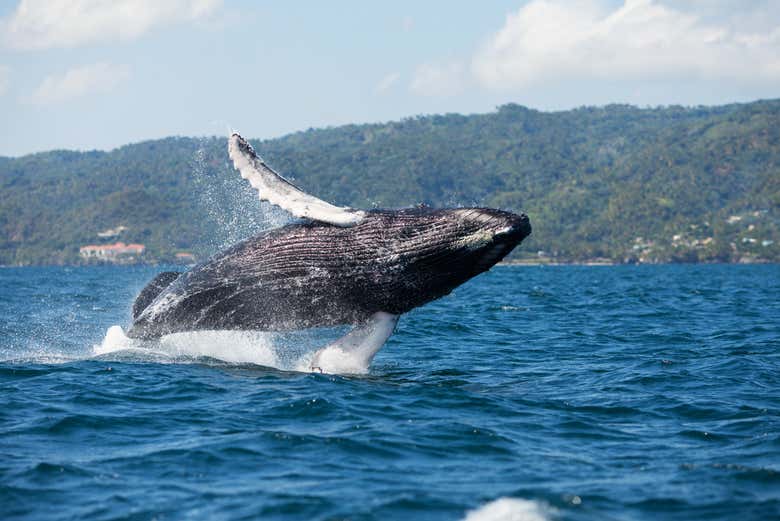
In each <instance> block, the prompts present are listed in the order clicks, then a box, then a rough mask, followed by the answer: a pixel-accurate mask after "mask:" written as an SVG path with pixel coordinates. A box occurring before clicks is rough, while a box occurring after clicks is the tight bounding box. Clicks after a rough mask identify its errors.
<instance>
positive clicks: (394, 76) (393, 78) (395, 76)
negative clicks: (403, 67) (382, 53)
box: [374, 72, 401, 94]
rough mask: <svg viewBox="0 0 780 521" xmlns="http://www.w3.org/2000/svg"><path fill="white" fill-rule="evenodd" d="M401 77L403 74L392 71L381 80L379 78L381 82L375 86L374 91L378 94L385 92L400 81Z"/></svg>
mask: <svg viewBox="0 0 780 521" xmlns="http://www.w3.org/2000/svg"><path fill="white" fill-rule="evenodd" d="M400 78H401V75H400V74H399V73H397V72H391V73H390V74H388V75H387V76H385V77H384V78H382V79H381V80H379V83H377V84H376V87H374V92H376V93H377V94H381V93H383V92H385V91H386V90H388V89H390V87H392V86H393V85H395V84H396V83H398V80H399V79H400Z"/></svg>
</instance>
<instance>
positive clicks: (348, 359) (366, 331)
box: [310, 311, 398, 373]
mask: <svg viewBox="0 0 780 521" xmlns="http://www.w3.org/2000/svg"><path fill="white" fill-rule="evenodd" d="M396 324H398V315H393V314H391V313H385V312H383V311H380V312H379V313H374V314H373V315H371V317H370V318H369V319H368V320H367V321H366V322H365V323H363V324H360V325H358V326H356V327H355V329H353V330H352V331H350V332H349V333H347V334H346V335H344V336H343V337H341V338H339V339H338V340H336V341H335V342H333V343H332V344H328V345H327V346H325V347H323V348H322V349H320V350H319V351H317V353H316V354H315V355H314V358H312V361H311V367H310V370H311V371H315V372H320V373H365V372H366V371H367V370H368V366H369V364H371V361H372V360H373V359H374V355H376V353H377V351H379V349H381V348H382V346H383V345H384V344H385V342H386V341H387V339H388V338H390V335H392V334H393V331H394V330H395V326H396Z"/></svg>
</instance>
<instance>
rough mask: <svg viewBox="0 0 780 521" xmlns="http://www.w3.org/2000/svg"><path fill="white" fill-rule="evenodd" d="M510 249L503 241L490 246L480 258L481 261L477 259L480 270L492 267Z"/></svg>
mask: <svg viewBox="0 0 780 521" xmlns="http://www.w3.org/2000/svg"><path fill="white" fill-rule="evenodd" d="M509 249H510V248H508V247H507V245H506V244H502V243H496V244H493V245H492V246H488V247H487V248H486V249H485V252H484V253H483V254H482V256H481V257H480V258H479V261H477V266H478V267H479V269H480V270H487V269H490V267H491V266H493V265H495V264H496V263H497V262H499V261H500V260H501V259H503V258H504V257H505V256H506V254H507V253H509Z"/></svg>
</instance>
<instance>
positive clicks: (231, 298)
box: [128, 133, 531, 372]
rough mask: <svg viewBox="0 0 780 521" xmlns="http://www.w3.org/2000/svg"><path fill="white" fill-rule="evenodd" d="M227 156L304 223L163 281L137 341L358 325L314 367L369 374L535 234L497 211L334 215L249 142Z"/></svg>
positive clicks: (335, 210) (136, 311) (151, 296)
mask: <svg viewBox="0 0 780 521" xmlns="http://www.w3.org/2000/svg"><path fill="white" fill-rule="evenodd" d="M228 152H229V155H230V158H231V159H232V161H233V165H234V166H235V168H236V169H237V170H238V171H239V172H240V174H241V176H242V177H243V178H245V179H247V180H248V181H249V182H250V184H251V185H252V187H254V188H255V189H256V190H257V191H258V193H259V197H260V199H261V200H265V201H269V202H270V203H272V204H275V205H277V206H280V207H281V208H283V209H285V210H287V211H288V212H290V213H291V214H293V215H294V216H296V217H299V218H301V220H300V221H297V222H294V223H292V224H288V225H286V226H282V227H279V228H276V229H272V230H269V231H265V232H262V233H260V234H258V235H256V236H254V237H251V238H249V239H246V240H244V241H242V242H239V243H238V244H236V245H234V246H232V247H230V248H228V249H227V250H225V251H223V252H221V253H219V254H217V255H216V256H214V257H212V258H211V259H210V260H208V261H206V262H203V263H201V264H199V265H197V266H195V267H193V268H192V269H190V270H189V271H186V272H184V273H176V272H163V273H161V274H159V275H157V276H156V277H155V278H154V279H153V280H152V281H151V282H149V284H147V286H146V287H145V288H144V289H143V290H142V291H141V293H140V294H139V295H138V297H137V298H136V301H135V303H134V305H133V323H132V326H131V327H130V329H129V331H128V336H129V337H131V338H156V337H160V336H163V335H166V334H170V333H177V332H185V331H196V330H236V329H240V330H262V331H290V330H298V329H305V328H313V327H322V326H335V325H354V326H355V327H354V329H353V330H352V331H350V332H349V333H348V334H347V335H346V336H344V337H342V338H340V339H339V340H337V341H335V342H334V343H332V344H330V345H328V346H326V347H324V348H322V349H320V350H319V351H318V352H317V353H316V355H315V356H314V358H313V359H312V362H311V368H312V370H319V371H324V372H351V371H352V369H358V368H365V367H367V366H368V364H369V363H370V362H371V360H372V359H373V357H374V355H375V354H376V352H377V351H378V350H379V349H380V348H381V347H382V345H383V344H384V343H385V341H386V340H387V339H388V338H389V337H390V335H391V334H392V333H393V330H394V329H395V325H396V323H397V321H398V317H399V316H400V315H401V314H403V313H405V312H407V311H409V310H411V309H413V308H415V307H417V306H421V305H423V304H425V303H427V302H430V301H432V300H434V299H437V298H439V297H442V296H444V295H447V294H448V293H450V292H451V291H452V290H453V289H454V288H456V287H457V286H459V285H460V284H462V283H464V282H466V281H467V280H468V279H470V278H472V277H474V276H476V275H478V274H480V273H482V272H485V271H487V270H489V269H490V268H491V267H492V266H493V265H494V264H495V263H497V262H498V261H500V260H501V259H503V258H504V257H505V256H506V255H507V254H508V253H509V252H510V251H512V249H513V248H514V247H515V246H517V245H518V244H519V243H520V242H521V241H522V240H523V239H524V238H525V237H527V236H528V235H529V234H530V233H531V225H530V223H529V220H528V217H527V216H525V215H518V214H514V213H510V212H506V211H502V210H495V209H490V208H448V209H434V208H429V207H417V208H407V209H401V210H356V209H352V208H346V207H339V206H334V205H332V204H330V203H327V202H325V201H322V200H320V199H318V198H316V197H314V196H312V195H309V194H306V193H304V192H303V191H301V190H300V189H299V188H297V187H296V186H294V185H293V184H292V183H290V182H289V181H287V180H286V179H284V178H283V177H282V176H280V175H279V174H278V173H276V172H275V171H274V170H272V169H271V168H270V167H269V166H268V165H267V164H266V163H265V162H264V161H263V160H262V159H261V158H260V157H258V156H257V154H256V153H255V151H254V149H253V148H252V146H251V145H250V144H249V143H248V142H247V141H246V140H245V139H244V138H242V137H241V136H240V135H239V134H237V133H234V134H232V135H231V136H230V138H229V142H228Z"/></svg>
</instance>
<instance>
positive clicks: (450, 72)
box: [409, 62, 466, 96]
mask: <svg viewBox="0 0 780 521" xmlns="http://www.w3.org/2000/svg"><path fill="white" fill-rule="evenodd" d="M465 79H466V78H465V74H464V70H463V65H461V64H460V63H458V62H450V63H445V64H436V63H423V64H422V65H419V66H418V67H417V69H416V70H415V72H414V78H412V82H411V84H410V85H409V89H410V90H411V91H412V92H414V93H415V94H420V95H422V96H453V95H455V94H459V93H460V92H461V91H462V90H463V88H464V83H465Z"/></svg>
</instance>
